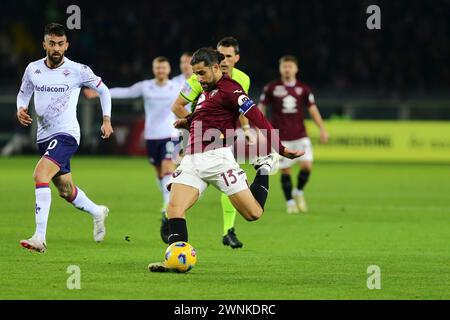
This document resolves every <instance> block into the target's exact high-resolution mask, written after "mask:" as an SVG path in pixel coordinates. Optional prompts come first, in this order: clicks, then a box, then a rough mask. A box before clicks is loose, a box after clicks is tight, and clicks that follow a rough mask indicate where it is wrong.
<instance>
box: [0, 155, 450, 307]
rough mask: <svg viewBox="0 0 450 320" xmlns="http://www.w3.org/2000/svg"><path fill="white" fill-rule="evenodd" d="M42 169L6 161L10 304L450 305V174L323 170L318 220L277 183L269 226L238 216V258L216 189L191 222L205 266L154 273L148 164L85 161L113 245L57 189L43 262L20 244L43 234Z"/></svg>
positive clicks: (2, 210) (156, 250)
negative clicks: (38, 196)
mask: <svg viewBox="0 0 450 320" xmlns="http://www.w3.org/2000/svg"><path fill="white" fill-rule="evenodd" d="M36 161H37V157H19V158H9V159H0V177H1V182H0V204H1V206H0V222H1V223H0V235H1V244H2V245H1V255H0V299H168V300H170V299H450V166H449V165H438V164H434V165H431V164H429V165H427V164H423V165H421V164H388V163H385V164H369V163H366V164H362V163H354V164H352V163H331V162H318V163H316V164H315V167H314V171H313V173H312V175H311V180H310V183H309V184H308V185H307V188H306V199H307V201H308V205H309V209H310V212H309V213H308V214H297V215H288V214H286V213H285V202H284V199H283V195H282V192H281V188H280V186H279V176H278V175H277V176H272V177H271V186H270V195H269V199H268V202H267V205H266V209H265V213H264V215H263V217H262V218H261V219H260V220H259V221H256V222H251V223H250V222H246V221H245V220H244V219H243V218H241V217H240V216H238V217H237V218H236V229H237V235H238V236H239V238H240V240H242V241H243V243H244V247H243V248H242V249H238V250H232V249H230V248H229V247H225V246H223V245H222V243H221V239H222V211H221V207H220V197H219V196H220V195H219V192H218V191H217V190H215V189H214V188H212V187H210V188H208V190H207V191H206V193H205V194H204V196H203V197H202V198H201V199H200V201H199V202H198V203H197V204H196V205H195V206H194V207H193V208H192V209H191V210H190V211H189V212H188V215H187V223H188V229H189V242H190V243H191V244H192V245H193V246H194V247H195V248H196V249H197V253H198V262H197V265H196V267H195V268H194V269H193V270H192V271H191V272H189V273H187V274H173V273H165V274H154V273H150V272H148V270H147V265H148V263H149V262H155V261H159V260H162V258H163V253H164V250H165V248H166V245H165V244H164V243H163V242H162V241H161V240H160V236H159V226H160V218H161V215H160V207H161V201H162V199H161V194H160V192H159V190H158V187H157V185H156V181H155V175H154V171H153V169H152V168H151V167H150V166H149V165H148V163H147V161H146V160H145V159H144V158H111V157H102V158H100V157H99V158H91V157H82V156H76V157H75V158H74V159H73V160H72V170H73V176H74V180H75V182H76V184H77V185H79V186H80V187H81V188H82V189H83V190H84V191H85V192H86V193H87V195H88V196H89V197H90V198H91V199H92V200H94V201H95V202H97V203H98V204H105V205H107V206H108V207H109V208H110V210H111V211H110V215H109V218H108V219H107V235H106V239H105V242H103V243H95V242H94V241H93V237H92V219H91V218H90V216H88V215H87V214H85V213H83V212H81V211H78V210H77V209H75V208H73V207H72V206H71V205H69V204H68V203H66V202H65V201H64V200H63V199H61V198H59V197H58V195H57V192H56V189H55V188H54V187H53V186H52V199H53V201H52V206H51V212H50V218H49V223H48V233H47V245H48V250H47V252H46V253H45V254H38V253H34V252H29V251H27V250H25V249H23V248H21V247H20V245H19V240H21V239H25V238H28V237H30V236H31V235H32V234H33V232H34V201H35V200H34V184H33V179H32V172H33V168H34V165H35V163H36ZM245 169H246V171H247V174H248V177H249V180H250V181H251V180H252V179H253V170H252V168H251V167H248V166H245ZM70 266H78V267H79V270H80V272H81V273H80V274H81V280H80V284H81V288H80V289H75V290H69V289H68V287H67V280H68V278H69V277H70V276H71V274H70V273H68V272H67V271H68V267H70ZM370 266H377V267H379V272H380V273H379V274H380V277H379V280H380V282H379V283H380V284H381V288H380V289H373V290H370V289H369V288H368V286H367V282H368V278H369V277H371V276H373V273H372V272H371V270H372V269H371V268H369V267H370ZM368 268H369V273H368ZM369 280H370V279H369ZM369 282H371V281H369Z"/></svg>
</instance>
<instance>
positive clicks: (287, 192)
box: [281, 174, 292, 201]
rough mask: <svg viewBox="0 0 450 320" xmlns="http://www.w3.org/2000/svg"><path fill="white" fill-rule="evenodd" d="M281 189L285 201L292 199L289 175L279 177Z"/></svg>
mask: <svg viewBox="0 0 450 320" xmlns="http://www.w3.org/2000/svg"><path fill="white" fill-rule="evenodd" d="M281 187H282V188H283V193H284V197H285V198H286V200H287V201H289V200H291V199H292V180H291V175H290V174H282V175H281Z"/></svg>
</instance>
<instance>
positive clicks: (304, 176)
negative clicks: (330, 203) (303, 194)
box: [297, 170, 311, 190]
mask: <svg viewBox="0 0 450 320" xmlns="http://www.w3.org/2000/svg"><path fill="white" fill-rule="evenodd" d="M310 173H311V172H310V171H303V170H301V171H300V173H299V174H298V177H297V189H298V190H303V188H304V187H305V184H306V182H308V179H309V175H310Z"/></svg>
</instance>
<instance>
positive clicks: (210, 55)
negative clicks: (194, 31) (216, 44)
mask: <svg viewBox="0 0 450 320" xmlns="http://www.w3.org/2000/svg"><path fill="white" fill-rule="evenodd" d="M223 59H225V56H224V55H223V54H221V53H220V52H219V51H217V50H215V49H212V48H200V49H198V50H197V51H195V52H194V54H193V55H192V60H191V65H192V66H193V65H194V64H197V63H201V62H203V63H205V66H207V67H209V66H212V65H213V64H216V63H217V64H219V63H220V62H221V61H222V60H223Z"/></svg>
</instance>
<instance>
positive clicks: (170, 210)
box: [167, 202, 185, 219]
mask: <svg viewBox="0 0 450 320" xmlns="http://www.w3.org/2000/svg"><path fill="white" fill-rule="evenodd" d="M184 212H185V209H184V207H183V206H180V205H175V204H173V203H171V202H169V203H168V204H167V216H168V217H169V218H170V219H172V218H184Z"/></svg>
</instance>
